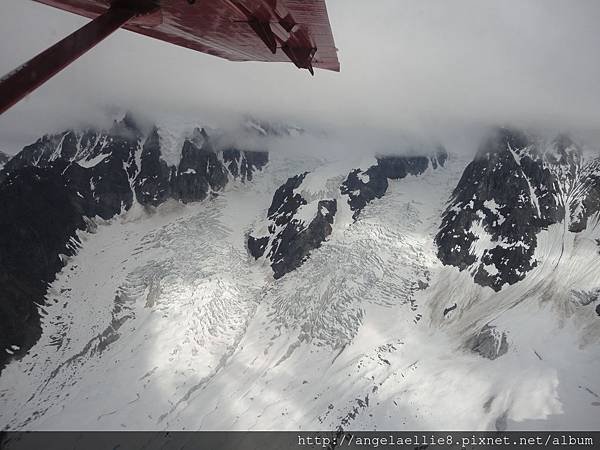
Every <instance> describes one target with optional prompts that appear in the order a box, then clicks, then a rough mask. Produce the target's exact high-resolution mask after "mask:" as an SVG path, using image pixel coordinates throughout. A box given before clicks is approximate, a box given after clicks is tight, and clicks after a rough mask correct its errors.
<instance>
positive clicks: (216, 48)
mask: <svg viewBox="0 0 600 450" xmlns="http://www.w3.org/2000/svg"><path fill="white" fill-rule="evenodd" d="M35 1H37V2H39V3H44V4H46V5H50V6H53V7H56V8H60V9H62V10H65V11H69V12H72V13H75V14H79V15H82V16H85V17H88V18H91V19H94V18H96V17H98V16H99V15H101V14H103V13H105V12H106V11H107V10H108V9H109V7H110V6H111V1H110V0H35ZM158 6H159V8H160V10H159V17H154V18H152V17H146V18H144V17H142V18H139V19H138V20H133V21H130V22H128V23H127V24H125V25H124V26H123V28H125V29H127V30H130V31H134V32H136V33H140V34H143V35H146V36H150V37H153V38H157V39H160V40H163V41H166V42H170V43H172V44H175V45H179V46H182V47H186V48H189V49H192V50H197V51H199V52H202V53H208V54H210V55H214V56H219V57H221V58H225V59H228V60H231V61H266V62H284V61H285V62H289V61H291V62H293V63H294V64H296V66H298V67H299V68H304V69H308V70H310V71H311V73H312V71H313V67H317V68H320V69H328V70H334V71H339V69H340V64H339V61H338V58H337V49H336V48H335V43H334V41H333V34H332V31H331V27H330V25H329V18H328V16H327V8H326V6H325V0H160V1H159V2H158Z"/></svg>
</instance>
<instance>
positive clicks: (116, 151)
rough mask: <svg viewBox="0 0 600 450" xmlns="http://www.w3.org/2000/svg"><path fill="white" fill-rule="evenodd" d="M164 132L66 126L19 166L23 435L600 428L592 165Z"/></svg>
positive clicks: (13, 327) (522, 139) (502, 151)
mask: <svg viewBox="0 0 600 450" xmlns="http://www.w3.org/2000/svg"><path fill="white" fill-rule="evenodd" d="M143 128H144V130H142V127H140V126H138V125H137V124H136V123H135V121H133V120H132V119H131V118H130V117H125V118H124V119H123V120H121V121H118V122H116V123H115V124H114V126H113V128H112V129H110V130H107V131H101V132H99V131H93V130H87V131H67V132H64V133H61V134H58V135H56V136H46V137H44V138H42V139H40V140H39V141H38V142H36V143H35V144H33V145H32V146H29V147H26V148H25V149H24V150H23V151H22V152H21V153H20V154H19V155H17V156H15V157H14V158H13V159H11V161H10V162H9V163H8V164H7V165H6V167H5V168H4V170H3V172H1V173H0V183H1V184H0V201H1V203H0V204H1V205H2V208H3V210H4V211H2V214H1V215H0V255H2V258H1V259H0V289H1V290H0V292H1V293H2V296H3V298H2V299H1V301H2V303H1V305H2V306H1V307H2V315H1V317H0V320H1V321H2V322H0V325H2V328H1V330H2V332H1V333H0V344H1V346H2V350H3V353H4V354H5V355H6V356H4V358H5V359H4V362H5V363H7V365H6V367H5V368H4V370H3V372H2V374H1V375H0V406H1V407H0V425H1V426H2V428H4V429H123V428H126V429H193V430H197V429H204V430H208V429H332V428H333V429H338V428H342V429H403V428H404V429H436V428H437V429H558V428H563V429H595V428H597V427H598V426H599V425H600V419H599V417H600V416H599V415H598V413H597V412H598V408H599V407H600V382H599V381H598V380H597V376H596V374H597V373H598V370H599V369H600V350H599V349H598V343H599V342H598V341H599V340H600V317H599V316H600V304H599V302H598V296H599V295H600V281H599V279H600V278H599V277H598V273H600V272H599V270H600V258H599V254H598V253H599V239H600V228H599V227H598V216H599V211H600V170H599V168H600V162H599V161H600V160H599V159H595V156H594V154H593V152H587V151H586V152H584V150H583V149H582V147H581V146H579V145H578V144H577V143H576V142H575V141H574V140H572V139H571V138H569V137H568V136H566V135H558V136H554V137H552V138H550V139H547V138H543V137H539V136H536V135H533V134H531V133H525V132H522V131H519V130H514V129H504V128H499V129H497V130H494V131H493V132H492V133H490V134H489V136H488V137H487V138H486V139H485V140H484V141H483V142H482V143H481V146H480V150H479V152H478V153H477V155H475V157H474V158H470V157H467V156H465V153H460V154H453V153H450V154H448V153H447V152H446V150H445V149H444V148H443V147H441V146H437V145H423V146H419V147H418V148H405V147H400V148H398V149H396V151H394V152H390V153H389V154H381V155H374V156H370V155H373V152H368V151H366V152H365V156H364V157H354V156H348V157H345V158H343V159H339V158H338V159H335V158H331V157H329V155H327V154H324V155H322V156H319V157H315V156H314V154H313V155H312V156H309V155H308V154H303V153H285V152H271V153H267V152H257V151H256V148H255V146H253V151H249V148H245V147H244V145H239V144H238V145H236V146H231V145H225V144H224V143H225V142H233V141H234V140H231V139H227V137H226V136H223V135H222V132H220V131H217V130H211V129H208V128H206V127H204V128H203V127H201V126H199V127H197V128H194V127H192V128H190V129H188V130H186V131H185V132H182V133H175V132H173V131H172V130H168V129H165V128H164V127H161V126H150V127H143ZM146 128H147V129H146ZM246 128H247V130H246V131H248V132H250V133H254V134H256V135H259V136H265V135H275V136H278V139H281V138H283V139H289V140H290V142H291V141H292V140H294V139H298V136H301V135H302V134H303V133H305V131H304V130H301V129H299V128H290V127H283V126H279V125H278V126H269V125H268V124H264V123H259V122H258V121H249V122H247V123H246ZM238 141H239V140H238ZM590 155H591V156H590Z"/></svg>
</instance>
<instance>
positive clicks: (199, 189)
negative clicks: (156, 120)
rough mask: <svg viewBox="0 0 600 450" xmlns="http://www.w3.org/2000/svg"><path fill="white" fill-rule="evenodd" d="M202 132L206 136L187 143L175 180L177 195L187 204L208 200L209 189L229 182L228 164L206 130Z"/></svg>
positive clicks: (182, 151)
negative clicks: (217, 150)
mask: <svg viewBox="0 0 600 450" xmlns="http://www.w3.org/2000/svg"><path fill="white" fill-rule="evenodd" d="M201 133H202V134H201V136H202V138H203V139H192V140H186V141H185V142H184V144H183V149H182V150H181V161H180V163H179V167H178V168H177V176H176V178H175V179H174V180H173V181H172V184H173V193H174V196H175V198H177V199H180V200H182V201H183V202H184V203H187V202H191V201H197V200H204V198H206V196H207V195H208V193H209V192H211V191H213V192H216V191H219V190H221V189H223V188H224V187H225V185H226V184H227V173H226V170H225V167H224V166H223V164H222V163H221V161H219V158H218V157H217V154H216V153H215V151H214V150H213V148H212V146H211V145H210V142H209V140H208V138H207V136H206V133H205V132H204V130H202V132H201Z"/></svg>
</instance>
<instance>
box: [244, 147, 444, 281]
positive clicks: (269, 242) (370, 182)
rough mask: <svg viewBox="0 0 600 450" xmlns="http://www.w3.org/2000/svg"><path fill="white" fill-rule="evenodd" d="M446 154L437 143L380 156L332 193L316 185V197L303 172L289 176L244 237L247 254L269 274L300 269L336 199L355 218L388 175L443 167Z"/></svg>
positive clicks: (325, 229)
mask: <svg viewBox="0 0 600 450" xmlns="http://www.w3.org/2000/svg"><path fill="white" fill-rule="evenodd" d="M446 157H447V155H446V152H445V150H443V149H442V148H441V147H440V148H437V149H436V151H435V152H433V153H432V155H431V156H430V157H428V156H412V157H411V156H385V157H384V156H382V157H379V158H377V160H376V161H377V162H376V164H374V165H372V166H370V167H369V168H368V169H366V170H362V169H354V170H352V171H351V172H350V173H349V174H347V175H346V176H345V179H344V181H343V182H342V183H341V184H339V185H336V190H335V192H331V193H324V192H322V191H320V190H319V189H317V191H318V192H319V194H317V196H315V194H313V193H312V191H313V189H312V187H311V186H304V183H305V181H306V177H307V173H303V174H300V175H296V176H294V177H291V178H289V179H288V180H287V181H286V182H285V183H284V184H283V185H282V186H280V187H279V188H278V189H277V191H276V192H275V195H274V196H273V201H272V203H271V206H270V207H269V210H268V212H267V218H266V224H264V226H263V227H262V230H254V231H253V232H252V233H250V235H249V236H248V249H249V251H250V254H251V255H252V256H254V258H256V259H258V258H261V257H265V258H266V259H267V260H268V261H269V263H270V265H271V268H272V269H273V276H274V277H275V278H276V279H277V278H281V277H282V276H284V275H285V274H287V273H289V272H291V271H293V270H295V269H296V268H298V267H300V266H301V265H302V263H303V262H304V261H305V260H306V259H307V258H308V257H309V255H310V253H311V252H312V251H313V250H315V249H317V248H319V247H320V246H321V244H322V243H323V242H324V241H325V240H326V239H327V237H328V236H329V235H330V234H331V232H332V230H333V228H332V225H333V223H334V219H335V215H336V213H337V211H338V208H339V207H340V205H341V204H342V203H341V202H344V203H347V204H348V207H349V208H350V210H351V211H352V217H353V219H354V220H357V219H358V216H359V214H360V212H361V211H362V210H363V209H364V207H365V206H366V205H367V204H368V203H370V202H371V201H372V200H374V199H376V198H381V197H383V195H384V194H385V192H386V191H387V189H388V186H389V182H388V180H389V179H393V180H398V179H401V178H404V177H406V176H408V175H420V174H422V173H423V172H425V171H426V170H427V168H429V167H434V168H438V167H439V166H440V165H443V164H444V162H445V161H446ZM337 183H339V181H338V182H337Z"/></svg>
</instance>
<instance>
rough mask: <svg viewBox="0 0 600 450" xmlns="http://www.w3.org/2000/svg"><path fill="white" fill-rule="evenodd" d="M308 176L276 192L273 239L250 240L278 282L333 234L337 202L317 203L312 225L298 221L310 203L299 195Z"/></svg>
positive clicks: (270, 218)
mask: <svg viewBox="0 0 600 450" xmlns="http://www.w3.org/2000/svg"><path fill="white" fill-rule="evenodd" d="M305 176H306V173H303V174H301V175H296V176H295V177H292V178H289V179H288V180H287V181H286V183H285V184H283V185H282V186H280V187H279V188H278V189H277V191H276V192H275V195H274V196H273V202H272V203H271V206H270V207H269V211H268V215H267V220H268V227H267V228H268V232H269V235H268V236H260V237H254V236H252V235H250V236H249V237H248V249H249V250H250V254H251V255H252V256H254V258H256V259H258V258H260V257H261V256H263V255H264V254H265V253H266V254H267V258H268V259H269V260H270V261H271V267H272V269H273V276H274V277H275V278H276V279H277V278H281V277H282V276H284V275H285V274H286V273H289V272H291V271H292V270H294V269H296V268H298V267H300V265H302V263H303V262H304V261H305V260H306V258H307V257H308V255H309V254H310V252H311V251H312V250H314V249H315V248H318V247H320V246H321V243H322V242H323V241H325V239H326V238H327V236H329V235H330V234H331V231H332V227H331V225H332V224H333V220H334V217H335V213H336V212H337V201H336V200H335V199H327V200H320V201H316V202H317V203H316V211H315V214H314V216H313V217H312V219H311V221H310V222H309V223H305V222H303V221H301V220H299V219H298V218H296V217H295V215H296V214H297V212H298V210H299V209H300V208H301V207H303V206H306V205H308V202H307V201H306V199H304V198H303V197H302V195H301V194H299V193H297V192H295V190H296V189H298V188H299V187H300V185H301V184H302V182H303V181H304V178H305Z"/></svg>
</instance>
